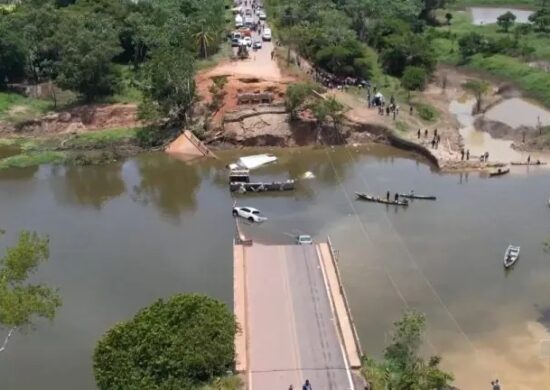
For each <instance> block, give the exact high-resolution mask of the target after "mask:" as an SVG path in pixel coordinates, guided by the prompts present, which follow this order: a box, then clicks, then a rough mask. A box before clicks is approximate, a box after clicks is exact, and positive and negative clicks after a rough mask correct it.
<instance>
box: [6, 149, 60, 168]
mask: <svg viewBox="0 0 550 390" xmlns="http://www.w3.org/2000/svg"><path fill="white" fill-rule="evenodd" d="M65 158H66V154H65V153H63V152H54V151H50V150H46V151H31V152H27V153H21V154H17V155H15V156H11V157H6V158H3V159H1V160H0V170H2V169H7V168H26V167H31V166H35V165H41V164H60V163H62V162H63V161H65Z"/></svg>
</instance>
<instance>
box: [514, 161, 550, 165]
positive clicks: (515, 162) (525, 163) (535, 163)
mask: <svg viewBox="0 0 550 390" xmlns="http://www.w3.org/2000/svg"><path fill="white" fill-rule="evenodd" d="M510 164H512V165H527V166H537V165H546V164H548V163H547V162H544V161H531V162H527V161H512V162H511V163H510Z"/></svg>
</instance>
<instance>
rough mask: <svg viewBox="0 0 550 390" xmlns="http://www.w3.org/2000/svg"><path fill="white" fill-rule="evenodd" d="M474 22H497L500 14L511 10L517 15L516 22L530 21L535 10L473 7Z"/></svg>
mask: <svg viewBox="0 0 550 390" xmlns="http://www.w3.org/2000/svg"><path fill="white" fill-rule="evenodd" d="M470 11H471V13H472V23H473V24H476V25H483V24H492V23H496V22H497V19H498V17H499V16H500V15H503V14H505V13H506V12H511V13H513V14H514V15H516V20H515V22H516V23H529V16H531V14H532V13H533V11H529V10H523V9H517V8H506V7H502V8H500V7H499V8H496V7H494V8H493V7H472V8H470Z"/></svg>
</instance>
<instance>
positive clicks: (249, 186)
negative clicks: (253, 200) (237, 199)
mask: <svg viewBox="0 0 550 390" xmlns="http://www.w3.org/2000/svg"><path fill="white" fill-rule="evenodd" d="M294 184H295V181H294V180H286V181H274V182H271V183H263V182H256V183H249V182H230V183H229V190H230V191H231V192H240V193H245V192H267V191H292V190H294Z"/></svg>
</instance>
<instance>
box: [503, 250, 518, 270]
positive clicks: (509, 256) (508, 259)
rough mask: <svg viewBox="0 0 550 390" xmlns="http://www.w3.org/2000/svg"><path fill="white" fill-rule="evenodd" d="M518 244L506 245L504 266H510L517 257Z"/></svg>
mask: <svg viewBox="0 0 550 390" xmlns="http://www.w3.org/2000/svg"><path fill="white" fill-rule="evenodd" d="M519 250H520V247H519V246H514V245H508V248H506V252H505V253H504V268H510V267H511V266H513V265H514V264H515V262H516V261H518V259H519Z"/></svg>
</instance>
